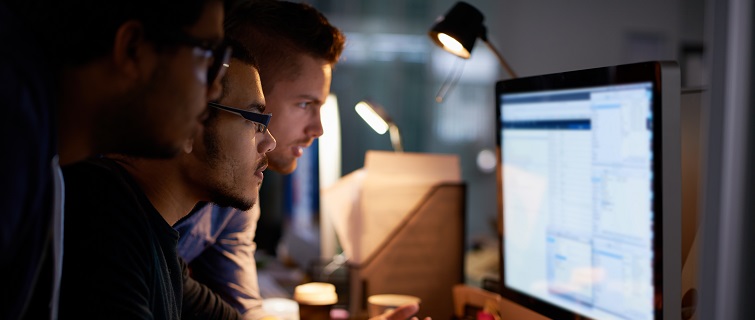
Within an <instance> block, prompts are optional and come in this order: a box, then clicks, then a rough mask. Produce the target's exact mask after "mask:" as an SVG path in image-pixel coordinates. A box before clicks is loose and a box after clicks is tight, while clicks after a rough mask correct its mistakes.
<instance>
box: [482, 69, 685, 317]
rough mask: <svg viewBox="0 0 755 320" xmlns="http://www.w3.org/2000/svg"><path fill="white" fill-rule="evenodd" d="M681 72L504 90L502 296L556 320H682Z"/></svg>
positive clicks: (544, 78) (544, 82)
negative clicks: (571, 319) (586, 319)
mask: <svg viewBox="0 0 755 320" xmlns="http://www.w3.org/2000/svg"><path fill="white" fill-rule="evenodd" d="M679 79H680V76H679V68H678V66H677V64H676V63H675V62H643V63H635V64H626V65H617V66H609V67H601V68H594V69H585V70H577V71H569V72H562V73H555V74H547V75H541V76H533V77H526V78H518V79H511V80H503V81H499V82H497V83H496V102H497V108H496V110H497V117H498V118H497V119H498V121H497V123H498V125H497V130H498V139H497V143H498V147H499V154H498V155H499V160H500V161H499V165H500V167H499V169H500V170H499V174H500V176H499V177H498V178H499V179H498V180H499V182H498V190H499V199H500V203H499V208H500V210H501V211H502V212H501V215H502V219H501V221H502V223H503V226H502V230H503V236H502V239H501V249H502V255H501V257H502V262H501V295H502V296H503V297H504V298H506V299H509V300H511V301H513V302H515V303H517V304H520V305H523V306H525V307H527V308H529V309H531V310H533V311H535V312H537V313H540V314H542V315H544V316H546V317H549V318H553V319H567V318H575V319H576V318H591V319H679V318H680V305H681V303H680V297H681V284H680V278H681V270H682V269H681V243H680V241H681V240H680V239H681V222H680V210H681V209H680V208H681V191H680V190H681V186H680V179H681V177H680V153H681V151H680V148H681V144H680V134H679V131H680V129H679V121H680V120H679V118H680V117H679V97H680V80H679Z"/></svg>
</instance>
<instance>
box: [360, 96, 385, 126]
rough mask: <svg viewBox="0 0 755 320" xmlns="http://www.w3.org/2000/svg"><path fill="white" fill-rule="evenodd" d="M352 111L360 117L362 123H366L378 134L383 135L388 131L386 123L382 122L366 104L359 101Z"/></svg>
mask: <svg viewBox="0 0 755 320" xmlns="http://www.w3.org/2000/svg"><path fill="white" fill-rule="evenodd" d="M354 110H356V112H357V113H358V114H359V116H360V117H362V120H364V122H367V124H368V125H370V127H372V129H373V130H375V132H377V133H378V134H385V133H386V132H387V131H388V123H386V122H385V120H383V118H382V117H380V115H378V114H377V112H375V110H373V109H372V107H370V106H369V105H368V104H367V103H366V102H364V101H360V102H359V103H357V105H356V106H354Z"/></svg>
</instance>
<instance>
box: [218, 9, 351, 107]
mask: <svg viewBox="0 0 755 320" xmlns="http://www.w3.org/2000/svg"><path fill="white" fill-rule="evenodd" d="M225 32H226V37H227V38H229V39H232V40H233V41H236V42H237V43H239V44H240V45H241V46H243V47H245V48H246V49H247V50H248V51H249V52H250V53H251V54H252V55H253V56H254V57H255V59H257V63H258V65H259V71H260V77H261V78H262V89H263V91H264V92H270V90H272V87H273V86H274V85H275V83H276V82H278V81H279V80H281V79H283V78H292V77H295V76H296V75H297V73H298V70H299V66H298V64H297V57H298V56H299V55H300V54H305V55H309V56H312V57H315V58H318V59H322V60H325V61H327V62H329V63H330V64H335V63H336V62H338V58H339V57H340V55H341V52H342V51H343V47H344V42H345V37H344V35H343V33H341V31H340V30H338V29H337V28H336V27H334V26H332V25H331V24H330V23H329V22H328V19H326V18H325V16H324V15H323V14H322V13H320V12H319V11H317V9H315V8H313V7H312V6H310V5H308V4H304V3H295V2H290V1H278V0H237V1H235V2H233V3H229V7H228V10H227V16H226V20H225Z"/></svg>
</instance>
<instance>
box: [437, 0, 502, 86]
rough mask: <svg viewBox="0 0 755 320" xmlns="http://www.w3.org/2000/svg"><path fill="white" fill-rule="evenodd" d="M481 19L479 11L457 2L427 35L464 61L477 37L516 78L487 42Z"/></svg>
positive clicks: (496, 51)
mask: <svg viewBox="0 0 755 320" xmlns="http://www.w3.org/2000/svg"><path fill="white" fill-rule="evenodd" d="M483 19H484V17H483V15H482V12H480V10H477V8H475V7H473V6H472V5H470V4H468V3H466V2H464V1H459V2H457V3H456V4H455V5H454V6H453V7H451V10H448V12H447V13H446V15H445V16H442V17H440V18H438V20H436V23H435V25H434V26H433V27H432V28H431V29H430V32H429V33H428V35H429V36H430V39H432V40H433V42H435V44H437V45H438V46H439V47H441V48H443V50H446V51H448V52H450V53H453V54H454V55H456V56H459V57H461V58H464V59H469V56H470V54H471V52H472V48H473V47H474V44H475V40H477V38H478V37H479V38H480V40H482V42H484V43H485V44H486V45H487V46H488V48H490V50H491V51H493V53H494V54H495V56H496V58H498V61H499V62H500V63H501V65H502V66H503V68H504V69H506V72H508V74H509V76H510V77H511V78H516V73H514V70H512V69H511V67H510V66H509V64H508V63H506V60H504V59H503V56H502V55H501V53H500V52H498V50H497V49H496V48H495V47H494V46H493V45H492V44H491V43H490V41H488V31H487V28H485V25H483V24H482V20H483Z"/></svg>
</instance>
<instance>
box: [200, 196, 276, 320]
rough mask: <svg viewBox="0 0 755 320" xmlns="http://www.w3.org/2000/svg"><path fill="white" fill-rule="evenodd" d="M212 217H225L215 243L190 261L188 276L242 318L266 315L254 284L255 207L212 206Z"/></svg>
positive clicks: (257, 210)
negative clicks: (208, 289)
mask: <svg viewBox="0 0 755 320" xmlns="http://www.w3.org/2000/svg"><path fill="white" fill-rule="evenodd" d="M212 211H213V212H212V214H213V215H215V217H217V216H218V215H221V216H222V215H228V218H227V219H226V220H227V221H225V224H224V226H223V228H222V230H220V232H219V233H218V235H217V239H216V240H215V242H214V243H213V244H212V245H210V246H208V247H207V248H206V249H205V250H204V251H203V252H202V253H201V254H200V255H199V256H197V257H196V258H195V259H194V260H193V261H191V262H190V266H191V269H192V277H194V279H196V280H197V281H199V282H201V283H202V284H205V285H207V287H209V288H210V289H212V290H213V291H215V292H216V293H218V294H219V295H220V296H221V297H222V298H223V299H224V300H225V301H227V302H228V303H230V304H231V305H232V306H233V307H235V308H236V309H237V310H239V312H241V313H242V314H243V316H244V319H247V320H255V319H260V318H262V317H264V316H265V315H266V313H265V312H264V311H263V310H262V297H261V296H260V293H259V284H258V282H257V267H256V262H255V260H254V252H255V249H256V246H255V244H254V234H255V229H256V227H257V219H258V218H259V206H258V205H255V206H254V207H253V208H252V209H251V210H248V211H240V210H236V209H230V208H221V207H214V208H213V210H212Z"/></svg>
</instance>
